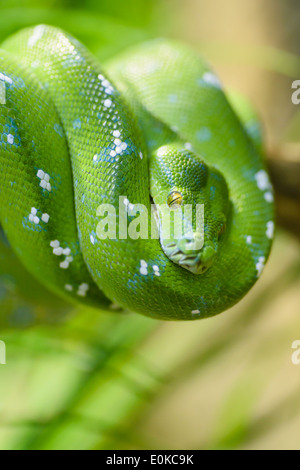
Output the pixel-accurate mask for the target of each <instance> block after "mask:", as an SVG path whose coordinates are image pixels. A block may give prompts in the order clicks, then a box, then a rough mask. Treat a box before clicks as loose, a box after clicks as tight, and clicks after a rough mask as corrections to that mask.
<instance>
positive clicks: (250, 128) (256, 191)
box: [0, 25, 274, 320]
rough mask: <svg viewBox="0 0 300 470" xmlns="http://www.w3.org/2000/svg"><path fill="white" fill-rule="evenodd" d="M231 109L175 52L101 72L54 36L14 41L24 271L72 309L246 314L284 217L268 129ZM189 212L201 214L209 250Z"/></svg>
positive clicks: (17, 222)
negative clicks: (168, 223)
mask: <svg viewBox="0 0 300 470" xmlns="http://www.w3.org/2000/svg"><path fill="white" fill-rule="evenodd" d="M228 96H229V95H228V94H225V92H224V91H223V88H222V85H221V83H220V81H219V79H218V78H217V76H216V75H215V73H214V72H212V70H211V69H210V67H209V66H208V65H207V64H206V63H205V62H204V61H203V59H201V58H200V57H199V55H198V53H197V52H195V51H193V50H191V49H190V48H189V47H187V46H185V45H182V44H180V43H177V42H173V41H169V40H163V39H159V40H154V41H150V42H148V43H146V44H142V45H138V46H135V47H134V48H132V49H130V50H128V51H126V52H125V53H122V54H121V55H120V56H119V57H117V58H113V60H111V61H110V63H107V64H104V66H102V65H100V64H99V63H98V62H97V60H96V59H95V58H94V57H93V56H92V55H91V54H90V53H89V51H87V50H86V48H85V47H84V46H83V45H82V44H80V43H79V42H78V41H77V40H76V39H74V38H73V37H71V36H70V35H69V34H67V33H65V32H63V31H62V30H59V29H57V28H54V27H51V26H44V25H40V26H37V27H34V28H29V29H26V30H22V31H21V32H19V33H17V34H16V35H14V36H12V37H10V38H8V39H7V40H6V41H5V43H4V44H3V45H2V46H1V49H0V163H1V174H0V222H1V226H2V228H3V230H4V232H5V234H6V236H7V238H8V240H9V242H10V245H11V247H12V248H13V249H14V251H15V252H16V254H17V255H18V257H19V258H20V259H21V260H22V263H23V264H24V265H25V267H26V268H27V270H28V271H29V272H30V273H31V274H33V275H34V276H35V277H36V278H38V279H39V280H40V281H41V282H43V283H44V284H45V286H47V287H48V288H49V289H50V290H52V291H53V292H55V293H57V294H59V295H61V296H63V297H64V298H67V299H69V300H71V301H73V302H80V303H84V304H86V305H90V306H94V307H98V308H99V309H102V310H103V309H104V310H109V309H114V308H118V307H120V308H122V309H129V310H131V311H134V312H137V313H141V314H144V315H147V316H150V317H153V318H158V319H163V320H195V319H199V318H205V317H209V316H212V315H215V314H217V313H220V312H222V311H224V310H226V309H228V308H229V307H231V306H233V305H234V304H235V303H237V302H238V301H239V300H240V299H241V298H242V297H243V296H244V295H245V294H246V293H247V292H248V291H249V289H250V288H251V287H252V286H253V284H254V283H255V282H256V280H257V279H258V278H259V276H260V274H261V273H262V270H263V268H264V266H265V263H266V261H267V258H268V255H269V251H270V247H271V243H272V238H273V234H274V222H273V216H274V214H273V212H274V207H273V191H272V186H271V183H270V180H269V177H268V174H267V172H266V168H265V165H264V161H263V157H262V153H263V152H262V148H261V141H260V138H261V136H260V128H259V126H258V124H257V122H256V121H255V118H254V117H253V116H252V115H251V112H250V111H249V109H248V108H247V105H243V106H240V107H239V106H237V105H236V103H237V101H238V100H237V99H235V98H229V97H228ZM108 205H109V206H108ZM188 205H192V207H202V208H203V217H202V221H203V225H202V229H203V230H202V232H203V233H202V235H201V233H200V232H198V231H197V230H198V228H197V227H198V226H197V227H196V226H195V223H196V222H195V214H194V212H193V213H192V215H191V213H186V212H185V211H184V208H185V207H186V206H188ZM108 207H114V208H116V210H115V213H110V212H109V211H108V209H107V208H108ZM176 211H177V213H178V214H180V217H181V219H180V217H179V219H176V220H177V222H176V223H178V220H181V223H183V227H184V231H183V234H182V237H176V236H175V235H176V234H175V232H176V230H175V229H176V224H175V222H174V220H175V217H176ZM124 213H125V216H126V219H125V222H124ZM167 217H169V218H170V220H173V222H174V223H173V225H172V228H171V231H170V232H169V233H167V231H165V229H164V228H163V227H164V226H165V224H164V221H165V220H166V218H167ZM172 217H173V218H174V219H172ZM153 220H154V222H155V223H154V222H153ZM142 222H143V230H142ZM112 223H115V227H116V230H115V232H116V236H115V237H112V236H110V232H109V229H110V227H111V224H112ZM121 224H122V230H121ZM154 225H155V227H156V232H157V233H156V235H155V236H153V235H152V234H153V226H154ZM104 226H105V227H104ZM101 227H102V232H101V230H100V229H101ZM145 227H146V228H145ZM154 232H155V230H154ZM105 233H106V235H105ZM130 234H131V235H130ZM201 236H202V243H199V244H197V242H198V241H199V240H200V239H201Z"/></svg>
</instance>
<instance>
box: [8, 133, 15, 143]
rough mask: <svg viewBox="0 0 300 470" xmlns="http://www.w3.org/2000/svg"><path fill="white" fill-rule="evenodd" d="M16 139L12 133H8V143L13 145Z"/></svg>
mask: <svg viewBox="0 0 300 470" xmlns="http://www.w3.org/2000/svg"><path fill="white" fill-rule="evenodd" d="M14 140H15V138H14V136H13V135H12V134H8V136H7V143H8V144H10V145H13V143H14Z"/></svg>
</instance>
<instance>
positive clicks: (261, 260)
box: [256, 256, 266, 277]
mask: <svg viewBox="0 0 300 470" xmlns="http://www.w3.org/2000/svg"><path fill="white" fill-rule="evenodd" d="M265 263H266V258H265V257H264V256H261V257H260V258H258V263H257V264H256V270H257V276H258V277H259V276H260V275H261V273H262V272H263V269H264V267H265Z"/></svg>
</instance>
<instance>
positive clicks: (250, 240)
mask: <svg viewBox="0 0 300 470" xmlns="http://www.w3.org/2000/svg"><path fill="white" fill-rule="evenodd" d="M246 242H247V243H248V245H251V243H252V237H251V235H248V237H247V238H246Z"/></svg>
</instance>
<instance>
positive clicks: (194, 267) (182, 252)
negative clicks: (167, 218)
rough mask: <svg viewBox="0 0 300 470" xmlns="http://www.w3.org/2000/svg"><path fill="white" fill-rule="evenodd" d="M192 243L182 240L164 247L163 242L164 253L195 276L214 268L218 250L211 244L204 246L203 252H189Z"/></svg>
mask: <svg viewBox="0 0 300 470" xmlns="http://www.w3.org/2000/svg"><path fill="white" fill-rule="evenodd" d="M190 243H191V241H186V240H180V241H179V243H175V242H171V243H168V244H166V245H164V243H163V241H161V244H162V248H163V251H164V253H165V254H166V256H167V257H168V258H169V259H170V260H171V261H172V262H173V263H175V264H178V265H179V266H180V267H182V268H184V269H186V270H188V271H190V272H191V273H193V274H203V273H205V272H206V271H207V270H208V269H209V268H210V267H211V266H212V264H213V262H214V259H215V255H216V250H215V248H214V246H213V244H212V243H211V242H208V243H207V244H206V245H204V247H203V248H202V249H201V250H198V251H195V250H189V249H188V247H189V245H190ZM182 247H185V249H184V248H182Z"/></svg>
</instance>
